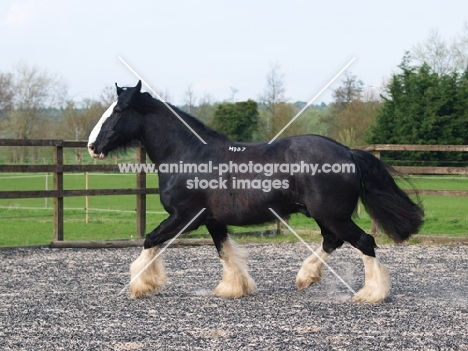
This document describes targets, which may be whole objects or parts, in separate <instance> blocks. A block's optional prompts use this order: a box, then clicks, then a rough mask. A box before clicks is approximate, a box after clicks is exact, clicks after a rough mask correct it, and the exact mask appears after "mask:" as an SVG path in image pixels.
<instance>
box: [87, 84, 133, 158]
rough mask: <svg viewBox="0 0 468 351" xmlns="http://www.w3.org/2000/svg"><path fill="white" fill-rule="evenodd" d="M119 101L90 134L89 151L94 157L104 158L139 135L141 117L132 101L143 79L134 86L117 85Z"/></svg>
mask: <svg viewBox="0 0 468 351" xmlns="http://www.w3.org/2000/svg"><path fill="white" fill-rule="evenodd" d="M116 87H117V96H118V98H117V101H116V102H114V103H113V104H112V105H110V107H109V108H108V109H107V110H106V112H104V114H103V115H102V117H101V119H100V120H99V122H98V123H97V124H96V126H95V127H94V129H93V131H92V132H91V134H90V135H89V140H88V151H89V153H90V155H91V156H92V157H94V158H104V157H106V156H107V154H108V153H109V152H111V151H113V150H117V149H121V148H125V147H126V146H128V145H131V144H132V142H135V141H137V140H138V137H139V118H137V117H138V116H134V114H135V113H136V112H135V111H134V110H132V109H131V102H132V100H133V99H134V98H135V96H136V95H138V94H140V90H141V81H139V82H138V84H137V85H136V86H135V87H133V88H120V87H118V86H117V84H116Z"/></svg>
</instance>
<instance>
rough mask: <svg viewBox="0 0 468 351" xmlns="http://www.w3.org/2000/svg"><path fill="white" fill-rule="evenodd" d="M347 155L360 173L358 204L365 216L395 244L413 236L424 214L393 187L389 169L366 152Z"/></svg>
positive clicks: (402, 192)
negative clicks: (376, 224)
mask: <svg viewBox="0 0 468 351" xmlns="http://www.w3.org/2000/svg"><path fill="white" fill-rule="evenodd" d="M351 153H352V155H353V159H354V161H355V162H356V164H357V166H358V168H359V171H360V173H361V183H362V189H361V200H362V203H363V204H364V207H365V208H366V211H367V212H368V213H369V215H370V216H371V217H372V218H373V219H374V220H375V221H376V222H377V223H378V224H379V225H380V227H381V228H382V229H383V230H384V232H385V233H386V234H387V235H388V236H389V237H391V238H392V239H393V240H394V241H395V242H402V241H404V240H406V239H408V238H409V237H410V236H411V234H415V233H417V232H418V231H419V228H420V227H421V225H422V224H423V222H424V219H423V218H424V210H423V209H422V208H421V207H420V206H419V205H417V204H415V203H414V202H413V201H412V200H411V199H410V198H409V197H408V195H407V194H406V193H405V192H404V191H403V190H401V189H400V188H399V187H398V185H396V183H395V180H394V179H393V177H392V175H391V174H390V167H389V166H387V165H386V164H385V163H384V162H382V161H380V160H379V159H378V158H377V157H375V156H373V155H372V154H370V153H368V152H365V151H362V150H351Z"/></svg>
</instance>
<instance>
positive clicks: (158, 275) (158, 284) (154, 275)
mask: <svg viewBox="0 0 468 351" xmlns="http://www.w3.org/2000/svg"><path fill="white" fill-rule="evenodd" d="M157 255H159V256H158V257H157V258H155V257H156V256H157ZM130 279H131V284H130V295H131V296H132V297H133V298H138V297H142V296H146V295H150V294H152V293H154V292H156V291H158V290H161V289H162V288H163V287H164V285H166V270H165V268H164V263H163V260H162V258H161V256H160V251H159V249H158V248H157V247H152V248H150V249H143V251H142V252H141V254H140V256H139V257H138V258H137V259H136V260H135V261H133V263H132V264H131V265H130Z"/></svg>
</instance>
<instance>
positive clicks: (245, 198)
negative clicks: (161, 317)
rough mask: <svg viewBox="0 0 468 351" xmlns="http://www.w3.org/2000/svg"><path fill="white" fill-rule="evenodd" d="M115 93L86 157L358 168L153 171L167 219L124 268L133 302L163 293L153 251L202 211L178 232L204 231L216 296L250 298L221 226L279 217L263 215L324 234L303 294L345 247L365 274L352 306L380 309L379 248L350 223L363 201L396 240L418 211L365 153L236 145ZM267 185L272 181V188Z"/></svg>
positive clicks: (300, 281) (286, 144)
mask: <svg viewBox="0 0 468 351" xmlns="http://www.w3.org/2000/svg"><path fill="white" fill-rule="evenodd" d="M116 87H117V96H118V98H117V101H116V102H114V103H113V104H112V105H111V106H110V107H109V108H108V110H107V111H106V112H105V113H104V114H103V115H102V117H101V119H100V120H99V122H98V123H97V125H96V126H95V128H94V130H93V131H92V132H91V134H90V138H89V142H88V149H89V153H90V154H91V156H92V157H94V158H99V159H102V158H104V157H106V156H107V155H108V153H109V152H112V151H116V150H117V151H118V150H125V149H126V148H128V147H135V146H137V145H142V146H144V148H145V149H146V151H147V153H148V155H149V157H150V159H151V161H152V162H153V163H154V164H155V166H157V167H160V166H161V165H164V164H166V165H167V164H182V163H184V164H208V163H209V162H210V161H211V162H212V164H213V165H218V164H228V163H235V164H237V165H239V164H242V163H244V164H247V163H249V162H252V164H262V165H265V166H266V164H267V163H268V164H280V165H281V164H285V165H292V164H311V165H312V164H316V165H325V164H329V165H332V164H339V165H343V164H347V165H351V166H352V167H351V168H352V169H354V170H355V171H354V172H341V173H334V172H328V173H326V172H325V168H323V169H324V171H323V172H320V171H319V172H316V173H315V174H314V175H312V174H310V173H306V172H300V173H292V172H289V173H287V172H279V171H278V170H277V173H275V174H274V175H271V174H268V175H267V174H266V172H264V173H255V172H253V173H249V172H245V173H241V172H240V171H236V169H230V170H229V172H227V173H225V174H223V178H222V179H221V177H219V174H217V173H216V172H212V173H209V172H205V173H199V172H198V173H197V172H196V171H195V170H193V171H192V172H187V173H183V172H178V173H175V172H173V173H170V172H161V171H159V172H158V177H159V188H160V200H161V203H162V205H163V206H164V209H165V210H166V211H167V212H168V214H169V217H168V218H167V219H165V220H164V221H162V222H161V224H160V225H159V226H157V227H156V228H155V229H154V230H153V231H151V232H150V233H149V234H147V235H146V238H145V241H144V248H143V250H142V252H141V254H140V256H139V257H138V258H137V259H136V260H135V261H134V262H133V263H132V264H131V266H130V273H131V278H132V280H131V281H132V283H131V284H130V294H131V296H132V297H133V298H138V297H143V296H145V295H149V294H152V293H154V292H156V291H158V290H160V289H161V288H162V287H163V286H164V284H165V283H166V273H165V269H164V264H163V262H162V259H161V257H160V256H158V255H159V251H158V250H160V249H159V247H158V245H160V244H162V243H164V242H166V241H168V240H170V239H172V238H174V237H175V236H176V235H177V234H178V233H179V232H181V231H182V229H184V227H185V226H187V223H189V221H190V220H192V219H193V218H194V217H196V215H197V214H198V213H199V212H200V210H201V209H203V208H205V209H206V210H205V211H203V212H202V214H201V215H199V216H198V217H197V218H196V219H195V220H194V221H193V222H192V223H191V224H190V225H189V226H187V227H186V228H185V230H184V231H183V232H184V233H185V232H188V231H192V230H194V229H196V228H198V227H199V226H202V225H205V226H206V228H207V229H208V232H209V233H210V235H211V237H212V239H213V242H214V244H215V246H216V249H217V251H218V254H219V258H220V260H221V263H222V267H223V274H222V280H221V282H220V283H219V285H218V286H217V287H216V288H215V291H214V292H215V294H216V295H218V296H222V297H226V298H238V297H242V296H246V295H249V294H251V293H253V292H254V291H255V290H256V284H255V282H254V280H253V279H252V278H251V276H250V275H249V273H248V268H247V264H246V254H245V252H244V251H243V250H241V249H240V248H239V247H238V246H237V245H236V244H235V243H234V241H233V240H232V239H231V238H230V236H229V235H228V229H227V226H228V225H235V226H242V225H252V224H261V223H265V222H271V221H273V220H275V219H277V218H276V217H275V215H274V214H273V213H272V211H270V210H269V208H272V209H273V210H274V211H275V212H276V213H277V214H278V215H279V216H281V217H287V216H288V215H290V214H292V213H302V214H304V215H305V216H307V217H312V218H313V219H314V220H315V221H316V222H317V224H318V226H319V227H320V229H321V234H322V237H323V241H322V243H321V246H320V247H319V248H318V249H317V250H316V252H315V253H314V254H312V255H311V256H310V257H308V258H306V259H305V260H304V262H303V264H302V267H301V268H300V270H299V272H298V274H297V276H296V284H297V287H298V288H299V289H304V288H307V287H309V286H310V285H311V284H312V283H315V282H319V281H320V280H321V276H322V267H323V264H324V262H326V261H327V259H328V258H329V256H330V255H331V254H332V253H333V251H335V249H337V248H339V247H341V246H342V245H343V243H344V242H348V243H349V244H351V245H352V246H353V247H354V248H355V249H357V251H358V252H359V253H360V255H361V256H362V260H363V263H364V270H365V282H364V286H363V287H362V288H361V289H360V290H359V291H358V292H357V293H356V294H355V295H354V297H353V299H354V301H359V302H366V303H378V302H382V301H384V300H385V298H386V297H387V296H388V295H389V292H390V276H389V271H388V269H387V268H386V267H385V266H384V265H382V264H381V263H380V262H379V261H378V260H377V258H376V255H375V248H376V247H377V246H376V244H375V240H374V238H373V237H372V236H371V235H369V234H367V233H365V232H364V231H363V230H362V229H361V228H359V227H358V226H357V225H356V224H355V223H354V222H353V220H352V215H353V213H354V211H355V209H356V206H357V203H358V199H359V198H361V201H362V203H363V204H364V207H365V209H366V211H367V212H368V213H369V215H370V216H371V217H372V218H373V219H374V220H375V221H376V222H377V223H378V224H379V226H380V227H381V228H382V229H383V231H384V232H385V233H386V234H387V235H388V236H389V237H390V238H392V239H393V240H394V241H395V242H402V241H404V240H406V239H408V238H409V237H410V235H411V234H414V233H417V232H418V230H419V228H420V226H421V225H422V223H423V217H424V212H423V209H422V208H421V207H420V206H419V205H418V204H416V203H414V202H413V201H412V200H411V199H410V198H409V197H408V196H407V195H406V193H404V192H403V191H402V190H401V189H400V188H399V187H398V186H397V185H396V183H395V181H394V178H393V177H392V175H391V173H390V171H391V169H390V167H388V166H387V165H385V164H384V163H383V162H382V161H380V160H379V159H377V158H376V157H374V156H373V155H371V154H370V153H367V152H365V151H361V150H352V149H349V148H348V147H346V146H344V145H342V144H339V143H338V142H336V141H334V140H332V139H329V138H326V137H323V136H319V135H300V136H294V137H287V138H283V139H279V140H276V141H274V142H272V143H271V144H268V143H266V142H260V143H243V142H235V141H232V140H230V139H229V138H227V137H226V136H225V135H223V134H221V133H218V132H216V131H214V130H212V129H210V128H208V127H207V126H206V125H204V124H203V123H202V122H200V121H198V120H197V119H196V118H194V117H192V116H191V115H189V114H187V113H185V112H183V111H181V110H179V109H177V108H176V107H173V106H172V109H173V110H174V111H177V114H178V115H179V116H180V118H182V119H183V121H185V123H186V124H187V125H188V126H190V128H191V129H192V130H190V129H189V128H187V126H186V125H184V124H183V123H182V122H181V121H180V120H178V118H177V117H176V116H175V114H174V113H173V112H171V111H170V110H169V109H168V107H167V106H166V105H165V104H164V103H163V102H162V101H159V100H157V99H155V98H153V97H152V96H151V95H150V94H149V93H145V92H141V81H139V82H138V84H137V85H136V86H135V87H128V88H121V87H118V86H117V84H116ZM193 131H194V132H196V134H197V135H198V136H199V137H201V138H202V139H203V140H204V141H205V142H206V144H204V143H203V142H201V140H200V139H199V138H198V136H197V135H195V134H194V133H193ZM301 162H302V163H301ZM235 172H238V173H235ZM196 177H199V179H205V180H206V181H207V182H208V181H213V180H217V181H218V182H219V185H222V186H220V187H219V188H214V189H213V188H211V187H206V186H205V187H203V188H202V187H201V186H200V187H198V188H197V187H196V186H194V183H193V180H194V179H195V178H196ZM273 177H275V179H276V180H277V182H276V183H275V182H274V181H273V182H272V180H271V179H272V178H273ZM239 179H242V180H243V181H252V184H254V183H253V182H254V180H256V181H257V183H255V184H257V185H258V184H270V185H271V184H273V186H271V187H270V189H265V187H263V188H258V187H255V188H252V187H251V188H250V189H244V188H242V187H235V186H231V185H235V184H236V183H235V182H236V181H237V180H239ZM190 181H192V183H190ZM265 181H266V182H265ZM268 182H270V183H268ZM189 184H191V186H189ZM200 184H202V182H201V181H200ZM205 184H208V183H205ZM210 184H217V183H210ZM275 184H276V186H275ZM267 190H269V191H267ZM156 256H158V257H157V259H155V260H153V258H155V257H156ZM150 262H151V264H149V263H150ZM148 264H149V265H148ZM147 265H148V267H147V268H146V269H145V270H144V271H143V272H140V271H141V270H142V269H143V268H144V267H145V266H147ZM140 273H141V274H140Z"/></svg>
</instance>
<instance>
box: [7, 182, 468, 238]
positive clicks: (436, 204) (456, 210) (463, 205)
mask: <svg viewBox="0 0 468 351" xmlns="http://www.w3.org/2000/svg"><path fill="white" fill-rule="evenodd" d="M30 175H31V174H0V190H44V189H45V188H46V184H45V175H44V174H36V175H37V176H36V177H31V176H30ZM20 177H21V178H20ZM410 179H411V182H412V183H413V184H414V185H415V186H416V187H417V188H419V189H440V190H468V177H453V176H452V177H443V176H440V177H434V176H431V177H411V178H410ZM135 182H136V179H135V175H129V174H92V175H91V176H90V188H94V189H102V188H133V187H134V186H135ZM148 186H149V187H157V186H158V183H157V176H156V175H148ZM401 186H402V187H403V188H409V186H407V185H405V184H404V183H401ZM48 188H49V189H52V176H50V177H49V180H48ZM64 188H65V189H70V190H71V189H84V188H85V176H84V175H83V174H66V175H65V177H64ZM421 200H422V203H423V205H424V208H425V211H426V221H425V224H424V226H423V228H422V231H421V234H427V235H434V236H440V235H449V236H455V237H456V236H465V237H466V236H467V235H468V199H467V198H466V197H461V196H459V197H456V196H450V197H448V196H421ZM89 201H90V208H91V209H96V210H91V211H90V222H89V223H88V224H87V223H85V211H84V208H85V198H84V197H69V198H65V200H64V204H65V223H64V229H65V240H111V239H114V240H115V239H130V238H134V237H135V232H136V224H135V223H136V218H135V196H123V195H120V196H93V197H90V200H89ZM45 206H46V200H45V199H0V246H16V245H35V244H48V243H50V242H51V241H52V240H53V210H52V206H53V199H48V200H47V206H48V208H46V207H45ZM98 209H99V210H98ZM112 211H128V212H112ZM147 212H148V214H147V229H148V230H151V229H153V228H154V227H156V226H157V225H158V224H159V223H160V222H161V221H162V220H163V219H164V218H166V217H167V214H166V213H165V212H164V209H163V208H162V206H161V204H160V202H159V196H158V195H149V196H148V200H147ZM355 220H356V223H357V224H358V225H359V226H361V227H362V228H363V229H365V230H367V231H369V229H370V226H371V221H370V218H369V216H368V215H367V213H365V211H364V209H362V211H361V213H360V215H359V216H358V217H357V218H356V219H355ZM290 225H291V227H293V228H294V229H295V230H297V231H298V232H299V233H300V234H301V236H302V237H304V238H305V239H306V240H309V241H315V240H319V236H318V235H317V232H318V229H319V228H318V226H317V224H316V223H315V222H314V221H313V220H311V219H309V218H306V217H305V216H303V215H299V214H298V215H293V216H291V220H290ZM274 228H275V225H274V224H267V225H262V226H249V227H232V228H231V229H230V230H231V232H233V233H234V234H235V236H236V239H237V240H238V241H240V242H246V241H248V242H257V241H258V242H265V241H269V242H276V241H291V242H295V241H297V239H296V238H295V236H293V235H281V236H276V237H269V236H260V235H259V236H250V235H242V234H239V233H243V232H250V231H261V230H265V229H274ZM189 236H191V237H209V236H208V234H207V231H206V229H205V227H202V228H199V229H198V230H196V231H194V232H192V233H190V234H189ZM380 240H383V241H385V240H386V239H380Z"/></svg>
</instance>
